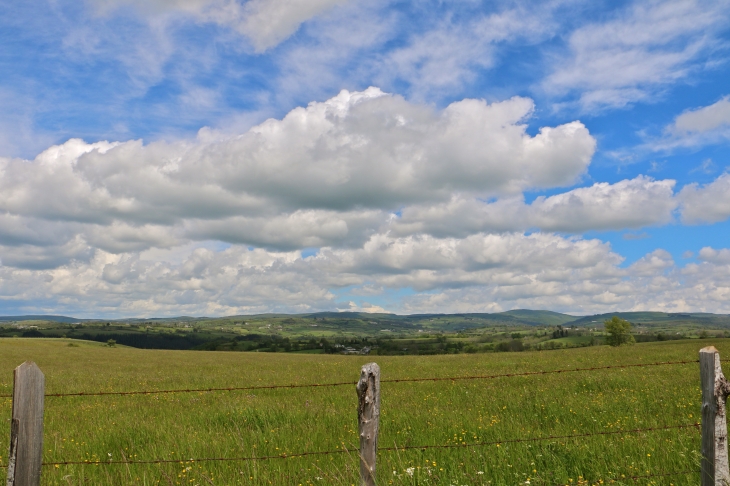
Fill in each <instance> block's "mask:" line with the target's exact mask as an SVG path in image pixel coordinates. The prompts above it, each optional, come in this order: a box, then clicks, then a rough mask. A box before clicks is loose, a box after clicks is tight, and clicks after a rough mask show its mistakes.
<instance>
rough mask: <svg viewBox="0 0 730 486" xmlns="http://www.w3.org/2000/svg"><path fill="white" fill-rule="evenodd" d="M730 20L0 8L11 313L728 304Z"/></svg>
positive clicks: (48, 0) (5, 294)
mask: <svg viewBox="0 0 730 486" xmlns="http://www.w3.org/2000/svg"><path fill="white" fill-rule="evenodd" d="M729 17H730V2H728V1H727V0H720V1H718V0H715V1H699V0H697V1H681V0H675V1H642V2H631V1H625V2H616V1H612V2H608V1H606V2H601V1H598V2H596V1H580V0H555V1H547V2H545V1H542V2H528V1H495V2H480V1H476V0H469V1H448V0H441V1H418V2H404V1H386V0H377V1H370V2H361V1H357V0H287V1H284V0H248V1H242V0H145V1H142V0H85V1H77V2H71V1H65V0H30V1H27V2H3V3H0V39H1V40H2V45H3V49H2V50H1V51H0V186H1V187H0V313H2V314H23V313H44V312H47V313H66V314H73V315H77V316H98V317H125V316H148V315H159V316H162V315H181V314H187V315H227V314H238V313H257V312H270V311H277V312H311V311H318V310H335V309H340V310H363V311H383V310H386V311H389V312H398V313H416V312H494V311H501V310H509V309H514V308H541V309H551V310H556V311H561V312H569V313H575V314H586V313H593V312H610V311H614V310H667V311H708V312H723V313H730V304H728V302H730V277H729V275H730V242H728V238H727V235H729V234H730V231H729V230H730V226H729V225H730V223H728V219H729V218H730V175H729V174H728V171H729V167H730V158H729V157H728V154H729V153H730V151H729V148H730V98H728V97H729V96H730V83H728V81H727V80H728V79H730V64H728V61H729V60H730V27H728V26H729V25H730V18H729Z"/></svg>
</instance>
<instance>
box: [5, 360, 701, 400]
mask: <svg viewBox="0 0 730 486" xmlns="http://www.w3.org/2000/svg"><path fill="white" fill-rule="evenodd" d="M691 363H699V360H685V361H658V362H654V363H635V364H624V365H608V366H592V367H588V368H566V369H560V370H546V371H523V372H519V373H500V374H493V375H470V376H447V377H438V376H437V377H428V378H393V379H386V380H380V383H415V382H427V381H463V380H489V379H496V378H512V377H516V376H535V375H550V374H559V373H575V372H579V371H599V370H611V369H624V368H641V367H646V366H669V365H683V364H691ZM356 384H357V382H354V381H343V382H336V383H309V384H289V385H252V386H232V387H216V388H182V389H171V390H134V391H106V392H105V391H101V392H71V393H46V395H45V396H46V397H91V396H109V395H116V396H124V395H157V394H167V393H205V392H216V391H252V390H276V389H284V388H326V387H338V386H347V385H350V386H354V385H356ZM0 398H12V395H0Z"/></svg>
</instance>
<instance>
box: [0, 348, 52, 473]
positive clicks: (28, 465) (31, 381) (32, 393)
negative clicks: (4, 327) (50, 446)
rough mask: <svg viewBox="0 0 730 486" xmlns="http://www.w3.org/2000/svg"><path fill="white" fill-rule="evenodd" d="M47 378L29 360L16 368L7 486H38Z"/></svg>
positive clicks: (41, 458)
mask: <svg viewBox="0 0 730 486" xmlns="http://www.w3.org/2000/svg"><path fill="white" fill-rule="evenodd" d="M45 381H46V379H45V376H43V372H42V371H41V370H40V369H39V368H38V366H37V365H36V364H35V363H33V362H30V361H26V362H25V363H23V364H22V365H20V366H18V367H17V368H15V373H14V382H13V413H12V422H11V427H10V455H9V458H8V480H7V486H39V485H40V484H41V467H42V461H43V398H44V393H45Z"/></svg>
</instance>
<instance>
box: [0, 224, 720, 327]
mask: <svg viewBox="0 0 730 486" xmlns="http://www.w3.org/2000/svg"><path fill="white" fill-rule="evenodd" d="M729 251H730V250H727V249H719V250H715V249H711V248H705V249H703V250H702V251H701V255H700V263H698V264H690V265H687V267H685V268H684V269H679V268H677V267H676V266H675V264H674V262H673V261H672V258H671V256H670V255H669V254H668V253H667V252H665V251H663V250H657V251H654V252H652V253H650V254H648V255H646V256H645V257H643V258H641V259H640V260H639V261H637V262H636V263H634V264H632V265H630V266H628V267H625V268H624V267H622V266H621V263H622V261H623V258H622V257H621V256H620V255H618V254H616V253H615V252H613V251H612V250H611V247H610V245H609V244H607V243H604V242H602V241H599V240H584V239H580V238H566V237H561V236H558V235H554V234H545V233H536V234H532V235H529V236H527V235H523V234H518V233H509V234H500V235H485V234H478V235H472V236H470V237H468V238H463V239H454V238H434V237H428V236H418V237H416V236H411V237H400V238H396V237H390V236H387V235H376V236H373V237H372V238H371V239H370V240H369V241H368V242H367V243H366V244H365V245H364V246H363V247H362V248H356V249H334V248H329V249H327V248H325V249H323V250H322V251H321V252H319V253H318V254H317V255H316V256H310V257H307V258H303V257H302V256H301V254H300V253H299V252H271V251H266V250H262V249H248V248H245V247H242V246H240V245H234V246H231V247H229V248H226V249H220V248H219V249H215V248H204V247H196V246H195V245H193V246H190V245H188V246H186V247H181V248H177V249H171V250H169V252H171V254H172V253H174V254H176V255H175V256H174V257H173V258H159V255H148V254H146V252H142V253H138V252H131V253H126V254H120V255H114V254H111V253H107V252H104V251H101V250H96V251H95V252H94V254H93V256H92V257H91V258H88V259H86V260H84V261H82V260H74V261H71V262H69V263H67V264H64V265H62V266H59V267H57V268H50V269H41V268H38V269H18V268H13V267H7V266H2V267H0V298H2V299H3V301H4V302H5V305H14V303H17V304H16V305H17V309H18V311H20V312H22V311H23V310H24V309H25V310H28V309H30V307H28V304H27V303H28V302H33V304H32V308H34V309H38V310H39V311H40V310H42V309H43V306H44V303H45V305H47V306H48V309H55V311H61V312H69V313H75V314H77V315H96V316H100V315H114V316H124V315H135V316H139V315H152V314H154V315H180V314H192V315H221V314H228V315H231V314H241V313H256V312H268V311H282V312H308V311H317V310H331V309H333V308H340V309H342V310H347V309H354V310H362V311H378V312H380V311H382V310H384V308H387V310H389V311H397V312H491V311H500V310H506V309H512V308H551V309H556V310H563V311H571V312H575V313H581V312H585V313H589V312H609V311H611V310H615V309H622V310H649V309H653V310H657V309H659V310H666V311H670V312H681V311H687V310H695V311H696V310H701V311H708V312H730V307H728V299H727V298H726V297H727V295H728V294H729V293H730V277H728V275H730V271H729V270H730V263H729V262H730V259H729V258H728V256H727V255H729V254H730V253H729ZM344 288H362V289H363V292H362V295H363V296H364V300H362V301H359V302H357V301H356V300H357V298H356V297H355V299H356V300H352V298H346V299H345V300H344V302H343V301H339V300H338V297H337V294H338V293H339V290H340V289H344ZM402 288H409V289H413V290H416V291H417V293H416V294H414V295H411V296H407V297H405V298H404V299H403V301H402V302H396V303H394V305H393V306H389V305H384V304H382V303H380V302H379V301H380V300H381V299H387V298H388V295H389V294H390V293H391V292H392V291H393V290H394V289H402ZM354 294H357V292H354ZM24 306H25V307H24Z"/></svg>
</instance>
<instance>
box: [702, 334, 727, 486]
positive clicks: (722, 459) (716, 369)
mask: <svg viewBox="0 0 730 486" xmlns="http://www.w3.org/2000/svg"><path fill="white" fill-rule="evenodd" d="M700 380H701V382H702V463H701V473H700V474H701V479H700V484H701V486H728V485H730V470H729V469H728V453H727V420H726V417H725V400H727V397H728V394H729V393H730V382H728V381H727V380H726V379H725V375H723V374H722V367H721V366H720V353H719V352H718V351H717V349H715V347H714V346H708V347H706V348H702V349H700Z"/></svg>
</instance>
